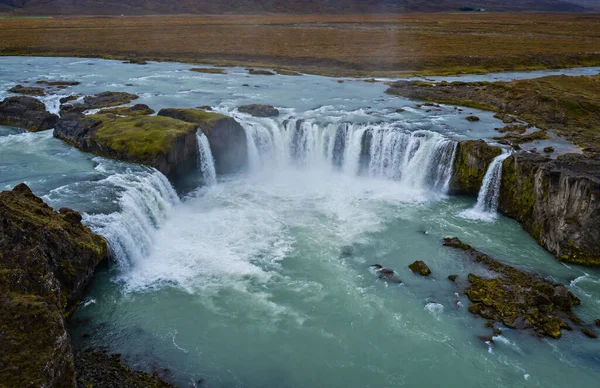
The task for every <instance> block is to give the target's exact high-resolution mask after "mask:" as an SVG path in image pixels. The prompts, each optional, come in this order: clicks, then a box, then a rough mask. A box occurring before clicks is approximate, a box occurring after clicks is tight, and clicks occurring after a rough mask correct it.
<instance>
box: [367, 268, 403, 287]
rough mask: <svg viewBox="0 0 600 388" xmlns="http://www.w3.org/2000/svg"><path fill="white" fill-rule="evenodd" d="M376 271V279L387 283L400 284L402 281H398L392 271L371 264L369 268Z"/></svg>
mask: <svg viewBox="0 0 600 388" xmlns="http://www.w3.org/2000/svg"><path fill="white" fill-rule="evenodd" d="M370 267H371V268H374V269H375V270H376V271H377V277H378V278H379V279H381V280H384V281H386V282H388V283H394V284H400V283H402V280H400V279H398V278H397V277H396V275H395V273H394V270H393V269H389V268H383V266H382V265H381V264H373V265H371V266H370Z"/></svg>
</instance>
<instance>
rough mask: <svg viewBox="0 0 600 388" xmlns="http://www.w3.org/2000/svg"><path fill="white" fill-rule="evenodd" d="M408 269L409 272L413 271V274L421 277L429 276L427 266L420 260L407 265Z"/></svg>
mask: <svg viewBox="0 0 600 388" xmlns="http://www.w3.org/2000/svg"><path fill="white" fill-rule="evenodd" d="M408 268H410V270H411V271H413V273H415V274H418V275H421V276H429V274H431V270H430V269H429V267H428V266H427V264H425V262H423V261H421V260H417V261H415V262H414V263H412V264H411V265H409V266H408Z"/></svg>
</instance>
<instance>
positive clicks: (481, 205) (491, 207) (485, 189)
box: [461, 149, 510, 222]
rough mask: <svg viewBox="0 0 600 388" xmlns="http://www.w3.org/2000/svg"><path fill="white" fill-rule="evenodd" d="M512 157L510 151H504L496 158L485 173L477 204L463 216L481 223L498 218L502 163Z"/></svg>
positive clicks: (462, 214) (463, 213)
mask: <svg viewBox="0 0 600 388" xmlns="http://www.w3.org/2000/svg"><path fill="white" fill-rule="evenodd" d="M509 156H510V152H509V151H508V150H505V149H502V153H501V154H500V155H498V156H496V157H495V158H494V159H493V160H492V162H491V163H490V165H489V166H488V169H487V171H486V173H485V176H484V177H483V181H482V183H481V188H480V189H479V194H478V195H477V203H475V206H474V207H473V208H472V209H468V210H465V211H463V212H462V213H461V216H463V217H465V218H468V219H472V220H481V221H488V222H491V221H494V220H495V219H496V217H497V209H498V197H499V196H500V184H501V183H502V162H504V160H505V159H506V158H508V157H509Z"/></svg>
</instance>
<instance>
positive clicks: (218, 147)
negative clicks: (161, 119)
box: [158, 108, 248, 174]
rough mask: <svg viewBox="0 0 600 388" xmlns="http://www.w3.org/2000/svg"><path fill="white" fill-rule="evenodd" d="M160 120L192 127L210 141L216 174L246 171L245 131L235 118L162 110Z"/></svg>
mask: <svg viewBox="0 0 600 388" xmlns="http://www.w3.org/2000/svg"><path fill="white" fill-rule="evenodd" d="M158 115H159V116H165V117H171V118H174V119H177V120H182V121H185V122H188V123H193V124H195V125H197V126H198V128H200V130H201V131H202V132H203V133H204V134H205V135H206V137H207V138H208V142H209V144H210V149H211V152H212V155H213V158H214V159H215V169H216V171H217V174H231V173H236V172H240V171H243V170H244V169H245V168H246V167H247V165H248V147H247V141H246V132H245V131H244V128H242V126H241V125H240V124H239V123H238V122H237V121H235V119H233V118H232V117H229V116H225V115H222V114H218V113H212V112H206V111H204V110H201V109H176V108H168V109H161V110H160V111H159V112H158Z"/></svg>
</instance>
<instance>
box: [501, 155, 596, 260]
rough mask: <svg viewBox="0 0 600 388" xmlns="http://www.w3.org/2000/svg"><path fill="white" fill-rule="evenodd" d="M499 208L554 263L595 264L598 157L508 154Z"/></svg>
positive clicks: (503, 171)
mask: <svg viewBox="0 0 600 388" xmlns="http://www.w3.org/2000/svg"><path fill="white" fill-rule="evenodd" d="M499 210H500V211H501V212H502V213H504V214H505V215H507V216H509V217H512V218H514V219H515V220H517V221H518V222H519V223H520V224H521V225H522V226H523V228H524V229H525V230H526V231H527V232H529V233H530V234H531V235H532V236H533V237H534V238H535V239H536V240H537V241H538V243H539V244H540V245H541V246H543V247H544V248H546V249H547V250H548V251H550V252H551V253H552V254H554V255H555V256H556V257H557V258H558V259H559V260H561V261H566V262H570V263H575V264H582V265H593V266H600V158H599V157H598V156H596V157H585V156H583V155H577V154H567V155H563V156H560V157H559V158H558V159H556V160H551V159H548V158H546V157H543V156H541V155H538V154H533V153H527V152H519V153H516V154H513V155H512V156H510V157H509V158H508V159H506V160H505V161H504V164H503V169H502V185H501V189H500V200H499Z"/></svg>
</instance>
